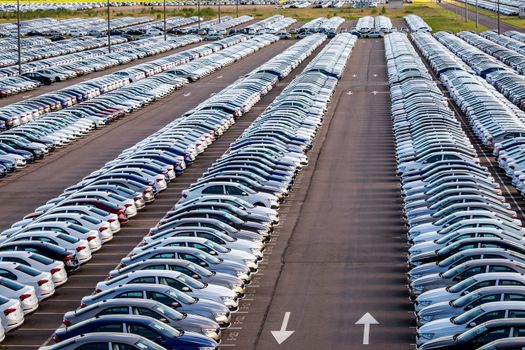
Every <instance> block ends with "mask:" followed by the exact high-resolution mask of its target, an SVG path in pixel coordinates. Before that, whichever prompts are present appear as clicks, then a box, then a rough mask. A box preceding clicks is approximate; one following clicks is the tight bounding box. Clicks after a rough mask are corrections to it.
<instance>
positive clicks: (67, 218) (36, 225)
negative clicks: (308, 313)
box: [0, 36, 315, 331]
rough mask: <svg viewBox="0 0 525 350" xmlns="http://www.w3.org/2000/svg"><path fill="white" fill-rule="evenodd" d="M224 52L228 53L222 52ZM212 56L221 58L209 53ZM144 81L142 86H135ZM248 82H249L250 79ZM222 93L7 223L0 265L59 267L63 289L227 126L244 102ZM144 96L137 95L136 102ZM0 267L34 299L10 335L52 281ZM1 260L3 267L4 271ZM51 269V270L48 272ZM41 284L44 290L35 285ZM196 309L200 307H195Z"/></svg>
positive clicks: (253, 44)
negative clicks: (43, 260) (72, 275)
mask: <svg viewBox="0 0 525 350" xmlns="http://www.w3.org/2000/svg"><path fill="white" fill-rule="evenodd" d="M275 40H277V38H276V37H272V36H266V37H263V36H259V37H257V38H253V39H250V40H244V41H241V42H240V43H238V44H237V45H236V46H235V45H234V46H231V47H230V50H229V51H230V55H232V56H233V57H234V60H235V59H240V58H242V57H245V56H247V55H249V54H250V53H252V52H254V51H256V50H257V49H258V48H261V47H264V46H266V45H269V44H271V43H272V42H274V41H275ZM312 44H313V43H312V42H304V43H302V44H300V45H299V44H298V45H297V46H296V47H295V48H294V49H293V50H291V54H288V55H293V56H299V54H300V50H308V49H307V48H308V46H309V45H312ZM314 46H315V45H314ZM249 48H250V49H249ZM226 50H228V49H224V51H226ZM220 53H222V52H217V54H220ZM234 60H233V61H234ZM281 60H282V58H281ZM213 62H218V63H216V64H221V63H222V64H228V63H229V61H224V60H221V59H220V57H219V56H215V57H214V59H213ZM268 74H270V73H268ZM161 75H162V73H161ZM153 78H154V79H155V78H157V76H155V77H153ZM176 79H177V78H176V77H173V76H170V77H169V79H168V80H167V81H168V82H173V80H176ZM246 79H248V78H246ZM147 80H148V79H143V80H141V81H139V83H142V82H144V81H147ZM181 80H183V79H182V78H181ZM252 80H254V81H256V79H255V78H252ZM151 88H152V87H150V89H151ZM253 88H254V84H251V86H247V87H246V88H245V89H244V92H245V93H246V92H250V93H252V94H257V93H263V94H264V93H266V92H267V91H255V90H253ZM229 91H230V90H227V91H225V92H224V93H220V94H218V95H219V96H222V99H220V98H219V97H216V98H214V99H213V101H210V103H209V104H207V105H205V104H203V105H201V106H199V107H198V108H197V109H195V110H193V112H192V113H187V114H186V115H185V116H184V117H182V118H179V119H177V120H175V121H174V122H172V123H170V124H169V125H168V126H167V127H165V128H164V129H162V130H160V131H159V132H157V133H155V134H154V135H152V136H151V137H149V138H148V139H146V140H144V141H143V142H141V143H139V144H137V145H136V146H135V147H133V148H132V149H128V150H125V151H123V152H122V154H121V155H120V156H119V157H118V158H116V159H115V160H113V161H111V162H108V163H107V164H106V166H104V167H103V168H102V169H100V170H98V171H95V172H93V173H92V174H90V175H88V176H86V177H85V178H84V179H83V180H82V181H81V182H79V183H78V184H76V185H74V186H71V187H69V188H67V189H66V190H65V191H64V192H63V194H62V195H60V196H58V197H56V198H53V199H51V200H49V201H48V202H47V203H46V204H45V205H43V206H41V207H39V208H37V209H36V210H35V212H33V213H30V214H29V215H27V216H26V217H24V219H23V220H21V221H19V222H17V223H15V224H13V226H12V228H10V229H9V230H5V231H4V232H2V234H1V235H0V259H2V258H1V256H2V254H4V256H9V257H10V258H9V259H14V258H13V256H14V255H16V254H18V255H21V254H27V253H26V252H32V253H34V254H36V255H39V257H40V255H41V256H43V257H44V258H48V260H49V259H51V260H53V261H55V260H60V261H62V262H63V263H64V266H62V270H61V271H57V272H55V273H60V276H61V278H62V279H60V280H57V281H56V284H57V285H60V284H63V283H65V282H66V280H67V274H66V275H65V274H64V271H63V270H64V269H65V270H66V271H67V272H69V273H71V272H73V271H74V270H75V269H77V268H78V266H79V265H80V264H83V263H87V262H88V261H89V260H90V259H91V256H92V253H93V252H96V251H98V250H99V249H101V245H102V244H104V243H106V242H108V241H110V240H111V239H112V238H113V235H114V234H116V233H117V232H118V231H119V230H120V228H121V225H124V224H126V223H127V222H128V220H129V219H130V218H132V217H134V216H135V215H137V212H138V211H140V210H142V209H144V208H145V206H146V205H147V204H148V203H151V202H153V201H154V200H155V196H156V194H157V193H159V192H161V191H163V190H164V189H166V188H167V186H168V184H169V182H170V181H173V180H174V179H175V177H176V176H177V175H180V174H181V173H182V172H183V171H184V169H185V168H186V166H187V165H190V164H191V163H192V162H193V160H194V159H195V157H196V156H197V155H198V154H199V153H201V152H203V151H204V149H205V148H206V147H207V145H208V144H209V143H210V142H212V140H213V139H214V138H215V137H216V134H215V128H217V129H216V130H217V132H218V131H219V130H222V131H225V130H226V129H227V128H228V127H229V126H230V125H231V124H232V122H233V116H232V115H231V114H230V113H233V111H230V110H229V108H231V106H232V105H233V104H236V105H238V108H240V107H241V106H243V104H244V103H245V101H244V100H243V99H242V98H241V97H244V96H239V98H238V99H237V100H236V101H232V100H230V99H229V94H228V92H229ZM144 93H145V91H143V92H141V93H138V95H142V94H144ZM235 110H237V109H235ZM197 253H199V252H197ZM199 254H200V253H199ZM18 255H17V256H18ZM2 261H4V260H2ZM5 261H6V263H5V264H3V263H2V262H0V269H1V268H5V269H8V272H10V273H11V274H12V275H10V274H7V273H3V274H2V276H4V277H6V278H7V279H8V280H10V281H11V282H13V281H14V282H13V283H15V282H16V283H18V282H22V284H26V285H29V286H31V287H33V288H34V291H35V290H36V293H35V292H34V291H33V294H35V295H36V296H35V297H34V298H32V299H31V300H28V301H26V304H27V303H29V301H32V302H33V304H31V305H30V306H27V307H25V309H23V312H22V313H20V312H17V313H16V315H17V318H14V317H13V319H11V318H10V319H9V320H6V322H7V323H5V324H4V326H5V327H6V328H7V330H10V329H13V328H16V327H17V326H19V325H20V324H21V322H23V313H24V311H25V312H26V313H29V312H32V311H34V309H35V308H36V307H37V306H38V301H39V300H43V299H45V298H46V297H49V296H51V295H52V294H53V293H54V287H55V280H52V279H51V277H50V276H49V275H47V274H50V273H53V271H51V272H50V270H49V269H47V267H46V268H45V270H42V271H37V272H38V274H36V272H35V271H33V270H31V271H28V272H27V273H26V274H28V275H31V273H33V274H36V275H35V276H33V277H30V276H26V275H24V274H23V272H24V271H22V272H18V270H19V269H24V270H27V269H26V268H24V267H22V268H20V264H23V263H22V262H19V261H17V263H14V262H12V261H14V260H7V259H5ZM8 261H9V264H11V265H9V266H8V263H7V262H8ZM24 261H25V262H26V265H27V264H31V265H30V266H29V267H31V268H33V269H35V268H36V269H38V268H41V267H42V265H37V264H35V263H33V262H32V261H30V260H27V259H26V260H24ZM2 264H3V265H2ZM4 265H5V266H4ZM51 268H52V269H54V268H55V267H52V266H51ZM42 274H44V275H42ZM53 276H54V275H53ZM44 280H46V282H45V283H44V282H42V281H44ZM8 283H10V282H9V281H8ZM0 284H1V281H0ZM11 284H12V283H11ZM6 288H7V287H6ZM19 289H20V288H18V285H17V288H14V289H11V290H10V289H6V290H5V291H2V295H4V296H7V295H9V296H10V299H12V298H14V299H20V301H21V302H24V301H25V300H26V299H29V298H28V297H25V296H22V294H21V292H20V291H19ZM26 294H27V293H26ZM188 298H189V297H188ZM35 303H36V305H35ZM190 304H193V303H190ZM203 304H205V303H204V302H203V303H201V304H200V305H201V306H202V305H203ZM222 309H224V307H223V308H222ZM226 311H227V310H226ZM223 318H224V315H221V316H220V318H219V319H220V320H222V319H223ZM214 331H215V328H214Z"/></svg>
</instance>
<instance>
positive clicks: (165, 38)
mask: <svg viewBox="0 0 525 350" xmlns="http://www.w3.org/2000/svg"><path fill="white" fill-rule="evenodd" d="M166 40H168V38H167V30H166V0H164V41H166Z"/></svg>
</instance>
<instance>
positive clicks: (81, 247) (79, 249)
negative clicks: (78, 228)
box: [77, 245, 86, 252]
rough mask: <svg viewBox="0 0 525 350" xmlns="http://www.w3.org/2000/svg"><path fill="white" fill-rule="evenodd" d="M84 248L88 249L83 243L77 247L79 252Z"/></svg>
mask: <svg viewBox="0 0 525 350" xmlns="http://www.w3.org/2000/svg"><path fill="white" fill-rule="evenodd" d="M83 249H86V247H85V246H83V245H81V246H79V247H77V252H79V251H81V250H83Z"/></svg>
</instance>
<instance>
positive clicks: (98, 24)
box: [0, 17, 152, 37]
mask: <svg viewBox="0 0 525 350" xmlns="http://www.w3.org/2000/svg"><path fill="white" fill-rule="evenodd" d="M151 20H152V19H151V17H119V18H114V19H112V20H111V22H110V26H111V28H114V29H117V28H124V27H127V26H131V25H135V24H138V23H144V22H149V21H151ZM91 30H93V31H94V33H96V32H100V31H102V32H104V31H106V30H107V22H106V20H104V19H102V18H68V19H63V20H57V19H54V18H49V17H45V18H36V19H30V20H25V21H22V22H21V23H20V34H21V35H22V36H35V35H37V36H42V35H44V36H59V35H61V36H64V35H69V36H78V34H77V33H78V32H88V33H89V31H91ZM0 33H1V34H2V35H4V36H15V37H16V35H17V25H16V23H3V24H0Z"/></svg>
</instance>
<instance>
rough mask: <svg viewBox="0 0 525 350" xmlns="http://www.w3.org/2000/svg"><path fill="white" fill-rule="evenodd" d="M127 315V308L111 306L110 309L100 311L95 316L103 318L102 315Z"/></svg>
mask: <svg viewBox="0 0 525 350" xmlns="http://www.w3.org/2000/svg"><path fill="white" fill-rule="evenodd" d="M127 314H129V307H127V306H113V307H110V308H107V309H105V310H102V311H101V312H99V313H98V314H97V316H104V315H127Z"/></svg>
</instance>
